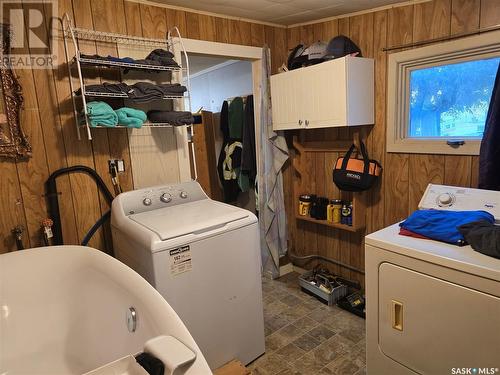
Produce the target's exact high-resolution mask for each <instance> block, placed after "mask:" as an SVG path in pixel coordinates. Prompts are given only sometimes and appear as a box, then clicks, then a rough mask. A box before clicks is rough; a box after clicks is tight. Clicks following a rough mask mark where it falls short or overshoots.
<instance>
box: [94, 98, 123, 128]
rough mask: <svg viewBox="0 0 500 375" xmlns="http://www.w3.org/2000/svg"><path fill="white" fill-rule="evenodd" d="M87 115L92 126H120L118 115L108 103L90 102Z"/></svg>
mask: <svg viewBox="0 0 500 375" xmlns="http://www.w3.org/2000/svg"><path fill="white" fill-rule="evenodd" d="M87 115H88V120H89V123H90V126H92V127H97V126H108V127H115V126H116V125H117V124H118V115H117V114H116V113H115V111H113V108H111V106H110V105H109V104H108V103H104V102H88V103H87Z"/></svg>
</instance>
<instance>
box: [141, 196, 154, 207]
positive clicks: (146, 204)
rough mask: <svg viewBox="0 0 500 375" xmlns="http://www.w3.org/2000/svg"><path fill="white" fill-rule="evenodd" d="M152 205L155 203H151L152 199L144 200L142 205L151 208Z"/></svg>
mask: <svg viewBox="0 0 500 375" xmlns="http://www.w3.org/2000/svg"><path fill="white" fill-rule="evenodd" d="M151 203H153V202H152V201H151V199H150V198H144V199H143V200H142V204H143V205H145V206H151Z"/></svg>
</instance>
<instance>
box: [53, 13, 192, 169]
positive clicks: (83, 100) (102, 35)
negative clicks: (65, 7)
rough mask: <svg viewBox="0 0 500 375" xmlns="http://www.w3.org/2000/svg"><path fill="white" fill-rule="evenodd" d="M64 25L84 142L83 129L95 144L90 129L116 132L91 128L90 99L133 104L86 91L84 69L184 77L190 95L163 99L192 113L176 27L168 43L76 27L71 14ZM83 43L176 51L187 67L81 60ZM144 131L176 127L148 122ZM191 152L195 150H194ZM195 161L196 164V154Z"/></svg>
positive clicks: (120, 95)
mask: <svg viewBox="0 0 500 375" xmlns="http://www.w3.org/2000/svg"><path fill="white" fill-rule="evenodd" d="M62 25H63V38H64V48H65V57H66V62H67V64H68V73H69V82H70V87H71V93H72V94H71V99H72V103H73V111H74V117H75V125H76V129H77V134H78V139H81V138H82V134H81V130H82V129H84V131H85V133H86V136H87V139H89V140H92V133H91V129H93V128H106V129H113V128H112V127H106V126H97V127H93V126H91V125H90V122H89V115H88V112H87V98H90V97H106V98H122V99H130V102H131V103H134V101H133V98H129V96H128V95H127V94H125V93H106V92H97V91H87V90H86V89H85V80H84V74H83V73H82V67H83V66H88V67H91V66H94V67H106V68H116V69H134V70H144V71H170V72H172V73H174V72H175V73H179V77H180V78H181V79H182V78H183V77H184V76H185V78H186V87H187V92H186V93H185V95H168V96H164V97H163V98H162V99H164V100H174V101H178V102H177V103H175V106H174V107H175V108H178V109H182V110H185V111H189V112H191V98H190V95H189V93H190V90H191V82H190V77H189V58H188V55H187V52H186V49H185V48H184V44H183V41H182V37H181V35H180V32H179V29H178V28H177V27H173V28H172V29H170V30H169V31H168V33H167V35H166V37H165V39H153V38H143V37H136V36H130V35H122V34H116V33H109V32H102V31H95V30H89V29H82V28H78V27H74V26H73V22H72V21H71V19H70V17H69V16H68V14H64V16H63V18H62ZM173 33H175V37H174V36H173V35H172V34H173ZM81 40H85V41H96V42H102V43H110V44H114V45H116V46H118V45H137V46H141V47H150V48H152V49H155V48H163V49H166V50H168V51H171V52H172V53H174V54H175V49H176V48H179V49H180V52H181V54H182V55H183V56H184V59H185V67H184V66H182V64H181V63H180V62H178V64H179V66H162V65H149V64H141V63H138V64H136V63H130V62H121V61H110V60H103V59H98V58H95V59H94V58H89V57H86V56H83V57H82V53H81V51H80V48H79V43H78V42H79V41H81ZM70 43H72V45H73V48H74V51H75V55H74V56H73V57H70V56H69V52H68V51H69V44H70ZM73 68H76V70H77V73H78V80H77V82H76V84H75V82H74V78H73V74H72V69H73ZM155 100H156V99H155ZM79 104H80V106H81V112H82V114H83V120H84V121H80V119H81V116H80V111H79ZM186 126H188V127H189V132H188V138H189V140H190V141H191V140H192V137H193V124H190V125H186ZM142 127H152V128H166V127H173V125H170V124H168V123H151V122H146V123H144V124H143V125H142ZM117 128H122V129H123V128H124V126H119V125H118V126H117ZM192 149H193V150H194V148H192ZM192 157H193V161H194V151H193V155H192Z"/></svg>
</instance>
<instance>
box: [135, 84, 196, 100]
mask: <svg viewBox="0 0 500 375" xmlns="http://www.w3.org/2000/svg"><path fill="white" fill-rule="evenodd" d="M185 91H186V87H185V86H182V85H180V84H178V83H174V84H160V85H155V84H152V83H150V82H137V83H135V84H134V85H132V86H130V91H129V94H128V96H129V98H130V99H132V100H134V101H135V102H149V101H151V100H156V99H162V98H163V97H165V96H182V94H183V93H184V92H185Z"/></svg>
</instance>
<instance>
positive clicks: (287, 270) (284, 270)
mask: <svg viewBox="0 0 500 375" xmlns="http://www.w3.org/2000/svg"><path fill="white" fill-rule="evenodd" d="M292 272H293V264H292V263H287V264H284V265H283V266H280V277H281V276H284V275H286V274H287V273H292Z"/></svg>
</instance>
